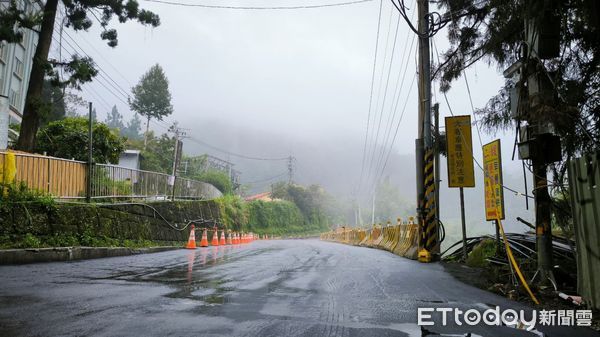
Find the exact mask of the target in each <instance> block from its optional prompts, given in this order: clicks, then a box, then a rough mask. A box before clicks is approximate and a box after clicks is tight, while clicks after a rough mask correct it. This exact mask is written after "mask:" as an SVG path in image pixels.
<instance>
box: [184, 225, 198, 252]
mask: <svg viewBox="0 0 600 337" xmlns="http://www.w3.org/2000/svg"><path fill="white" fill-rule="evenodd" d="M185 248H187V249H196V234H195V231H194V225H192V227H191V228H190V237H189V238H188V243H187V245H186V246H185Z"/></svg>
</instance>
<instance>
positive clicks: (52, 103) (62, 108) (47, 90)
mask: <svg viewBox="0 0 600 337" xmlns="http://www.w3.org/2000/svg"><path fill="white" fill-rule="evenodd" d="M42 98H43V100H44V101H45V102H48V108H47V109H44V110H43V111H44V114H43V115H42V116H41V119H40V125H42V126H43V125H46V124H48V123H50V122H53V121H56V120H59V119H62V118H64V117H65V115H66V111H67V107H66V103H65V99H64V98H65V97H64V94H63V91H62V90H60V88H57V87H55V86H53V85H52V84H51V83H50V81H48V80H45V81H44V88H43V91H42Z"/></svg>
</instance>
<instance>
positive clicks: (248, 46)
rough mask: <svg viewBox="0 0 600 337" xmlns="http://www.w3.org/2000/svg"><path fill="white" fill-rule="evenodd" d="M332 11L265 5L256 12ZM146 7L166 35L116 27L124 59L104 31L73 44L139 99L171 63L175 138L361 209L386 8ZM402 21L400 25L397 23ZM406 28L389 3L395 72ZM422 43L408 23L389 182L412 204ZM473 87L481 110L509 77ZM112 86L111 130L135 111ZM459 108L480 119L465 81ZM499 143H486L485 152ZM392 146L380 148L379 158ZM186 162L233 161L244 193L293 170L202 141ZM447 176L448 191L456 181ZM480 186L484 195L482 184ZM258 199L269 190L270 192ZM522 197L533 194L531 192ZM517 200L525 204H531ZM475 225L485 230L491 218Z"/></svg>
mask: <svg viewBox="0 0 600 337" xmlns="http://www.w3.org/2000/svg"><path fill="white" fill-rule="evenodd" d="M188 1H189V2H193V1H191V0H188ZM207 1H208V0H207ZM182 2H183V0H182ZM324 2H325V0H322V1H312V0H311V1H309V0H306V1H296V0H289V1H277V2H275V1H267V0H263V1H261V0H256V1H253V2H252V5H255V6H261V5H273V4H276V5H283V4H285V5H293V4H298V3H301V4H306V3H311V4H312V3H324ZM328 2H336V1H335V0H329V1H328ZM408 2H411V1H407V3H408ZM207 3H209V2H207ZM210 3H213V2H210ZM218 3H219V4H223V3H222V2H218ZM227 4H231V5H240V4H245V5H247V2H246V1H229V0H228V1H227ZM140 5H141V7H143V8H146V9H149V10H152V11H155V12H156V13H158V14H159V15H160V17H161V23H162V24H161V26H159V27H158V28H156V29H151V28H146V27H143V26H141V25H139V24H136V23H127V24H118V23H114V24H113V27H114V28H116V29H118V32H119V46H118V47H117V48H114V49H112V48H110V47H108V46H106V44H105V43H104V42H103V41H101V40H100V38H99V37H98V36H99V28H98V27H97V26H98V24H97V22H95V26H94V27H93V28H92V29H90V32H88V33H84V32H80V33H75V32H72V31H69V30H67V32H69V34H70V35H71V36H73V37H74V38H75V39H76V40H77V41H78V42H79V45H80V46H81V47H82V48H83V49H84V50H85V51H86V52H87V53H88V54H89V55H90V56H92V57H94V59H95V60H96V62H97V64H98V65H99V66H100V67H101V68H102V69H103V70H104V72H105V73H106V74H108V76H109V77H110V78H111V79H112V81H115V82H116V83H118V86H119V87H120V88H122V89H124V90H125V91H127V92H129V91H130V88H131V87H132V86H133V85H135V84H136V83H137V81H138V79H139V77H140V76H141V75H142V74H143V73H144V72H145V71H147V70H148V69H149V68H150V67H151V66H152V65H153V64H155V63H159V64H160V65H161V66H162V67H163V68H164V70H165V73H166V75H167V76H168V78H169V81H170V90H171V92H172V96H173V105H174V108H175V112H174V114H173V115H172V116H170V117H168V118H167V119H166V121H165V122H164V123H160V124H159V123H153V124H152V128H153V129H155V130H156V131H157V132H161V133H162V132H165V131H166V130H165V125H166V124H170V123H171V122H172V121H175V120H176V121H178V122H179V123H180V126H181V127H184V128H187V129H188V130H187V131H186V132H187V133H188V135H191V136H193V137H194V138H196V139H200V140H202V141H205V142H207V143H210V144H212V145H215V146H218V147H220V148H223V149H226V150H228V151H231V152H235V153H242V154H246V155H251V156H260V157H281V156H288V155H294V156H295V157H296V158H297V159H298V165H297V167H296V169H297V170H296V172H295V179H296V180H297V181H299V182H300V183H304V184H308V183H319V184H321V185H323V186H325V187H326V188H327V189H329V190H330V191H332V192H333V193H334V194H336V195H338V196H341V197H342V198H348V199H349V198H350V194H351V192H352V191H353V190H354V189H355V185H356V183H357V182H358V180H359V174H360V168H361V158H362V151H363V142H364V137H365V129H366V123H367V113H368V107H369V94H370V84H371V76H372V67H373V56H374V50H375V36H376V30H377V17H378V9H379V2H378V1H372V2H367V3H363V4H358V5H352V6H345V7H330V8H321V9H304V10H280V11H268V10H261V11H249V10H227V9H207V8H189V7H177V6H168V5H162V4H156V3H150V2H146V1H140ZM409 8H410V9H413V7H411V6H409ZM409 15H410V14H409ZM390 17H391V20H392V21H389V19H390ZM397 17H398V14H397V13H396V12H395V10H392V7H391V4H390V3H389V2H388V1H385V0H384V2H383V10H382V25H381V32H380V40H379V48H380V49H379V53H380V56H379V58H378V59H379V66H381V64H383V53H384V47H385V45H386V43H388V53H387V57H388V58H387V62H389V58H390V55H391V54H390V51H391V43H392V38H393V35H389V36H388V27H391V32H390V34H393V31H394V28H395V25H396V22H397V21H396V20H397ZM413 38H414V34H413V33H412V32H410V31H409V29H408V27H407V25H406V23H405V22H404V21H400V23H399V31H398V38H397V46H396V53H395V56H394V57H395V63H394V64H395V66H394V67H393V68H392V71H391V74H392V76H391V79H390V84H389V91H390V95H391V91H392V89H393V88H394V85H395V83H396V78H397V77H396V76H398V74H399V73H400V72H401V71H403V69H404V64H400V60H401V57H402V55H403V53H404V55H405V60H408V63H407V64H408V65H409V67H408V69H407V74H406V79H405V83H404V85H403V91H402V93H401V98H400V104H399V105H400V109H401V108H402V106H403V104H404V102H405V101H407V108H406V112H405V114H404V117H403V120H402V122H401V124H400V128H399V133H398V138H397V140H396V143H395V146H394V148H393V151H392V156H391V157H390V162H389V164H388V169H387V170H386V172H385V175H386V176H390V178H391V180H392V182H393V183H395V184H397V185H399V186H401V187H402V194H403V195H404V196H406V197H407V198H408V199H410V200H414V198H415V197H414V195H415V191H414V179H415V178H414V177H415V176H414V174H415V169H414V139H415V138H416V136H417V96H416V95H417V87H416V85H415V86H414V87H413V89H412V93H411V94H410V95H409V94H408V88H409V85H410V81H411V79H412V78H413V77H414V76H415V62H416V58H415V56H414V49H416V42H415V43H414V46H413V50H412V51H411V52H412V55H411V56H410V57H408V52H404V50H405V49H406V50H408V48H409V45H410V43H411V42H410V41H411V40H412V39H413ZM446 40H447V39H446V33H445V31H441V32H440V33H438V35H436V37H435V43H436V45H437V47H438V49H440V51H442V50H445V48H446V47H447V46H448V44H447V42H446ZM386 41H388V42H386ZM92 46H93V47H92ZM57 50H58V46H57V44H56V43H54V45H53V54H54V55H56V54H57ZM63 53H64V52H63ZM405 62H406V61H405ZM115 68H116V70H115ZM381 73H382V69H381V68H380V67H378V68H377V69H376V77H375V79H376V80H375V85H376V86H375V90H374V91H375V95H374V100H379V101H382V100H383V96H382V95H383V89H380V88H379V83H383V85H385V82H386V78H385V76H384V77H383V79H382V80H381V79H380V75H381ZM383 73H384V74H385V75H387V70H386V69H384V71H383ZM467 76H468V80H469V84H470V87H471V90H472V94H473V95H472V99H473V103H474V106H475V107H476V108H477V107H482V106H483V105H484V104H485V103H486V101H487V100H488V99H489V98H490V97H491V96H493V95H495V94H496V93H497V92H498V90H499V89H500V87H501V86H502V85H503V83H504V81H503V79H502V77H501V75H500V71H499V70H498V69H495V68H493V67H492V68H490V67H489V66H488V65H487V64H485V63H483V62H480V63H478V64H476V65H474V66H473V67H471V68H470V69H468V70H467ZM100 82H102V80H99V81H96V82H94V83H91V84H87V85H85V86H84V90H83V92H82V96H83V97H84V98H85V99H87V100H91V101H93V102H94V104H95V105H96V107H97V110H98V114H99V118H100V119H104V117H105V113H106V112H107V111H110V107H111V106H112V105H113V104H115V105H117V107H118V109H119V111H120V112H121V113H122V114H123V115H124V116H125V119H126V120H128V119H129V118H130V117H131V116H132V113H131V112H130V110H129V108H128V106H127V105H126V104H125V102H123V100H124V98H123V97H122V95H120V96H121V98H120V99H117V98H116V97H115V96H119V95H114V94H111V93H110V91H111V90H112V91H115V89H114V88H111V87H110V86H109V85H108V84H106V83H105V84H104V85H103V84H102V83H100ZM104 82H108V81H105V80H104ZM107 88H108V89H107ZM437 89H438V85H437V84H435V85H434V102H435V101H439V102H440V106H441V108H440V114H441V116H440V120H441V121H442V125H443V117H444V116H447V115H449V112H448V108H447V107H446V105H445V102H444V100H443V97H442V96H441V95H440V93H439V92H438V90H437ZM378 95H379V96H378ZM97 96H102V97H103V98H104V100H105V101H106V102H103V101H100V100H99V99H98V97H97ZM448 99H449V101H450V103H451V105H452V110H453V111H454V113H455V114H456V115H462V114H471V113H472V109H471V105H470V103H469V99H468V96H467V91H466V87H465V82H464V79H463V78H461V79H460V80H458V81H457V82H456V83H454V85H453V88H452V90H451V91H450V92H449V93H448ZM390 101H391V99H390V98H389V97H388V98H387V103H386V108H385V109H384V115H383V125H384V126H385V125H387V124H388V123H387V118H388V116H389V113H390V110H391V108H389V107H387V105H388V104H389V102H390ZM400 109H399V110H400ZM374 110H376V109H374ZM372 113H374V114H375V113H376V112H375V111H373V112H372ZM377 113H378V112H377ZM398 114H400V111H398ZM371 123H373V121H371ZM381 132H382V133H383V132H384V130H382V131H381ZM499 136H501V137H502V140H503V147H502V149H503V151H502V152H503V156H504V158H503V163H504V168H505V170H506V172H509V173H510V174H511V175H518V174H520V172H521V164H520V162H519V161H514V162H511V160H510V156H511V153H512V142H513V137H514V135H513V134H511V133H508V134H506V135H499ZM496 137H497V136H496ZM496 137H495V136H493V135H487V134H483V133H482V134H481V138H482V141H481V143H483V144H485V143H487V142H489V141H491V140H493V139H495V138H496ZM382 143H383V141H382V140H381V139H380V141H379V146H381V144H382ZM481 145H482V144H480V142H479V139H478V137H477V132H476V130H475V129H473V147H474V148H475V158H477V159H480V158H481V151H480V147H481ZM184 151H185V152H186V153H188V154H202V153H211V154H214V155H216V156H219V157H222V158H224V159H229V160H231V161H232V162H234V163H236V167H237V168H238V169H240V170H241V171H242V182H245V181H254V180H260V179H264V178H268V177H270V176H274V175H276V174H278V173H281V172H285V170H286V166H285V165H286V163H285V162H268V161H249V160H243V159H239V158H236V157H234V156H229V155H227V154H224V153H219V152H218V151H214V150H211V149H209V148H207V147H205V146H203V145H201V144H197V143H194V142H193V141H192V140H191V139H187V140H184ZM476 170H478V169H477V167H476ZM442 173H443V174H442V179H443V180H444V179H445V172H444V170H442ZM505 174H506V173H505ZM479 176H480V177H481V175H479ZM510 180H511V181H514V180H515V179H510ZM477 183H478V184H479V185H482V184H483V182H482V181H481V179H480V180H478V182H477ZM446 184H447V183H445V181H444V182H442V184H441V185H442V187H443V191H442V195H446V196H448V198H450V197H452V198H456V195H457V191H456V190H451V191H449V190H448V188H447V187H445V186H446ZM367 185H368V184H367ZM255 187H256V188H257V189H261V188H262V189H267V188H268V184H266V186H264V187H260V186H255ZM515 188H516V189H518V190H523V188H522V186H517V187H515ZM370 193H372V192H371V191H370V190H369V186H367V188H364V189H363V190H361V192H360V196H359V197H361V196H362V199H365V200H366V199H368V198H369V195H370ZM466 194H467V199H468V200H471V202H472V204H473V205H480V204H482V203H483V201H482V198H483V197H482V196H483V192H481V191H479V190H477V191H467V192H466ZM507 197H508V198H517V199H518V200H522V197H515V196H510V195H509V196H507ZM519 198H520V199H519ZM455 200H456V199H454V200H451V202H448V203H447V206H444V207H443V209H442V213H445V214H450V215H451V216H452V217H455V216H456V214H458V213H457V211H458V208H457V206H458V204H457V203H454V201H455ZM517 203H518V204H522V203H521V202H517ZM517 203H516V202H513V204H517ZM482 212H483V211H481V212H480V213H482ZM522 212H524V210H523V207H521V208H518V207H516V206H515V208H514V209H511V210H510V211H509V213H511V215H512V214H513V213H514V214H521V213H522ZM473 217H474V218H475V219H477V221H480V220H481V219H482V217H483V214H479V215H478V216H476V215H473ZM512 218H513V219H514V217H512ZM512 222H514V221H512Z"/></svg>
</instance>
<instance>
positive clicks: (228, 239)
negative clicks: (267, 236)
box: [186, 225, 260, 249]
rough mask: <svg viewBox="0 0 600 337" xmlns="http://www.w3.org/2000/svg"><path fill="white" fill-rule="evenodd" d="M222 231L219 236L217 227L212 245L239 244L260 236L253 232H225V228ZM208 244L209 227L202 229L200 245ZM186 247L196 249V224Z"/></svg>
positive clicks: (192, 227) (191, 230)
mask: <svg viewBox="0 0 600 337" xmlns="http://www.w3.org/2000/svg"><path fill="white" fill-rule="evenodd" d="M220 233H221V235H220V236H219V230H218V229H216V228H215V229H214V231H213V236H212V240H211V242H210V245H211V246H225V245H239V244H244V243H250V242H252V241H254V240H255V239H259V238H260V237H259V236H257V235H255V234H253V233H236V232H229V233H225V231H224V230H221V231H220ZM208 246H209V244H208V229H207V228H204V230H203V231H202V238H201V239H200V247H208ZM186 248H188V249H196V234H195V227H194V225H192V226H191V227H190V236H189V238H188V243H187V245H186Z"/></svg>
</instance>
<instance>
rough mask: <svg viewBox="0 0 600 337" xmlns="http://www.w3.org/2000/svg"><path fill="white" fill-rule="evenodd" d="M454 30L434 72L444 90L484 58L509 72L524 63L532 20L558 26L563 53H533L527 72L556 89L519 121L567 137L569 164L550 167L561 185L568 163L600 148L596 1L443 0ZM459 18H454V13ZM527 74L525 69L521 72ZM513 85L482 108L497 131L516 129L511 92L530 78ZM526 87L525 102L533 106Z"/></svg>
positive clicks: (565, 152)
mask: <svg viewBox="0 0 600 337" xmlns="http://www.w3.org/2000/svg"><path fill="white" fill-rule="evenodd" d="M438 4H439V5H440V6H441V8H442V9H443V10H445V11H446V13H444V14H443V15H444V17H445V19H450V21H451V22H450V24H449V25H448V40H449V42H450V48H449V49H448V50H447V51H445V52H444V53H443V56H442V59H441V60H440V62H439V63H440V64H439V65H438V66H437V70H436V71H435V72H434V75H436V76H439V78H440V83H441V84H440V86H441V89H442V90H443V91H447V90H449V89H450V85H451V83H452V81H454V80H456V79H458V78H459V77H460V76H462V75H463V69H465V68H467V67H469V66H470V65H472V64H474V63H475V62H476V61H478V60H485V61H486V62H487V63H488V64H495V65H497V66H498V68H500V69H506V68H508V67H509V66H510V65H512V64H513V63H515V62H516V61H517V60H519V59H520V58H521V55H522V54H523V53H522V51H531V49H530V48H526V46H525V42H526V39H527V37H526V36H524V32H525V22H526V20H531V21H534V22H536V24H537V25H538V26H540V27H542V26H543V27H545V28H547V29H552V28H553V27H552V25H555V28H557V29H559V33H560V36H559V43H560V55H559V57H557V58H554V59H548V60H539V59H538V58H537V55H533V53H532V54H531V55H527V56H526V57H527V58H529V60H523V61H524V62H523V64H524V65H525V68H524V70H525V71H526V73H531V72H534V71H535V72H538V74H540V75H539V76H540V77H541V78H542V79H543V80H546V79H549V82H551V83H548V86H549V88H550V89H549V92H548V93H543V95H540V97H543V98H544V99H543V100H541V104H540V107H538V108H536V109H524V108H521V109H520V110H521V111H523V112H521V116H520V120H527V121H528V122H530V123H532V124H537V123H540V124H542V125H546V124H547V123H552V126H553V128H554V132H555V133H556V134H558V135H559V136H560V137H561V141H562V147H563V160H562V161H561V162H559V163H557V164H556V165H554V166H553V167H551V170H552V175H553V176H554V177H555V179H556V181H557V183H556V184H553V185H556V186H560V185H562V183H561V182H562V181H563V180H564V178H565V176H566V170H567V165H566V163H567V162H568V161H569V159H570V158H573V157H574V156H577V155H578V154H580V153H590V152H593V151H594V150H597V149H598V148H599V147H600V90H599V89H598V87H599V85H600V72H599V71H598V69H599V68H598V65H599V64H600V48H598V46H599V45H600V20H598V17H600V6H598V4H597V1H589V0H570V1H541V0H536V1H533V0H532V1H520V0H508V1H507V0H485V1H478V0H466V1H465V0H443V1H440V2H438ZM450 13H452V15H451V14H450ZM522 70H523V69H522ZM527 78H528V76H527V75H525V76H524V77H523V80H522V81H517V82H516V83H514V82H515V80H511V81H507V83H506V87H507V88H502V89H501V90H500V91H499V93H498V95H496V96H494V97H492V98H491V99H490V100H489V102H488V103H487V104H486V106H485V107H483V108H482V109H479V110H478V111H477V114H479V115H480V121H481V123H482V125H483V127H484V128H485V129H486V130H487V131H488V132H490V133H495V132H496V131H498V130H502V129H514V127H515V123H514V121H515V118H514V116H512V115H511V113H510V110H509V107H510V102H509V93H508V87H515V86H516V87H519V88H521V87H524V85H525V84H524V83H523V81H525V80H527ZM526 91H527V89H526V88H524V90H523V92H524V94H523V96H524V97H521V101H525V102H529V100H530V99H531V98H530V97H527V94H526V93H525V92H526Z"/></svg>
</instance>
